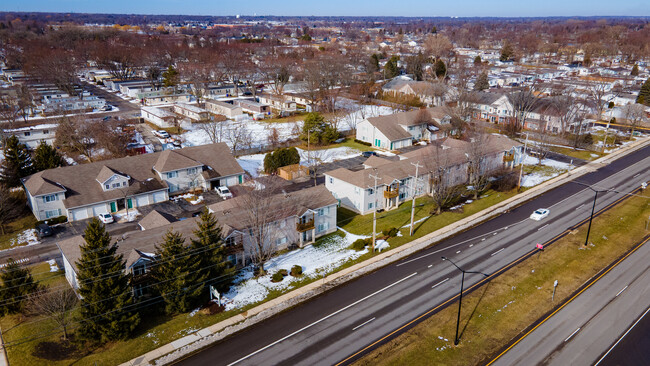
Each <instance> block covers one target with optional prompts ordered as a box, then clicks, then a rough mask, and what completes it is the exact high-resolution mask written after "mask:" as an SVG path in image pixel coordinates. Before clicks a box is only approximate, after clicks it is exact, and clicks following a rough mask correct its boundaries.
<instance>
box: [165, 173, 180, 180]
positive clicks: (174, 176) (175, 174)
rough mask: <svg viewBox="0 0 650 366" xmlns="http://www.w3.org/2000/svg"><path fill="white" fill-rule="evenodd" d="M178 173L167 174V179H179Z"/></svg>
mask: <svg viewBox="0 0 650 366" xmlns="http://www.w3.org/2000/svg"><path fill="white" fill-rule="evenodd" d="M177 177H178V172H167V179H171V178H177Z"/></svg>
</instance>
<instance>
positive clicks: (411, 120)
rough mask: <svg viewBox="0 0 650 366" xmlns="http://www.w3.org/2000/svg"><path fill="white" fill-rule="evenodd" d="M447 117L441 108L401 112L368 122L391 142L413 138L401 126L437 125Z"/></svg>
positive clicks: (370, 119) (368, 119)
mask: <svg viewBox="0 0 650 366" xmlns="http://www.w3.org/2000/svg"><path fill="white" fill-rule="evenodd" d="M444 116H445V113H444V111H443V110H442V109H441V108H439V107H438V108H426V109H418V110H415V111H408V112H399V113H394V114H389V115H385V116H379V117H368V118H367V121H368V122H370V124H371V125H373V126H375V127H376V128H377V129H378V130H379V131H381V133H382V134H384V136H386V138H388V139H389V140H391V141H398V140H405V139H410V138H413V136H412V135H411V134H410V133H409V132H408V131H407V130H405V129H404V128H403V127H401V126H416V125H421V124H436V123H437V121H436V120H440V119H442V118H443V117H444Z"/></svg>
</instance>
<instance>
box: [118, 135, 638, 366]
mask: <svg viewBox="0 0 650 366" xmlns="http://www.w3.org/2000/svg"><path fill="white" fill-rule="evenodd" d="M649 144H650V138H646V139H643V140H638V141H635V142H633V143H630V144H628V145H626V146H624V147H622V148H620V149H619V150H617V151H616V152H613V153H611V154H609V155H606V156H604V157H601V158H599V159H596V160H594V161H591V162H589V163H588V164H586V165H584V166H581V167H579V168H576V169H574V170H572V171H569V172H567V173H563V174H561V175H559V176H557V177H555V178H553V179H550V180H548V181H546V182H544V183H542V184H540V185H537V186H535V187H533V188H531V189H529V190H527V191H525V192H523V193H520V194H518V195H516V196H514V197H511V198H509V199H507V200H505V201H502V202H500V203H497V204H496V205H494V206H491V207H488V208H486V209H484V210H482V211H479V212H477V213H475V214H473V215H471V216H468V217H466V218H464V219H462V220H459V221H456V222H455V223H452V224H450V225H447V226H445V227H443V228H441V229H438V230H436V231H434V232H432V233H429V234H427V235H425V236H423V237H421V238H419V239H415V240H413V241H411V242H409V243H406V244H404V245H402V246H400V247H397V248H394V249H391V250H389V251H387V252H383V253H381V254H379V255H376V256H375V257H372V258H370V259H368V260H366V261H364V262H361V263H357V264H355V265H353V266H351V267H348V268H346V269H344V270H341V271H339V272H336V273H333V274H331V275H329V276H327V277H325V278H323V279H322V280H317V281H314V282H312V283H310V284H308V285H305V286H303V287H300V288H298V289H295V290H293V291H290V292H288V293H286V294H284V295H282V296H279V297H277V298H275V299H273V300H270V301H267V302H265V303H263V304H260V305H258V306H256V307H254V308H252V309H249V310H248V311H247V312H244V313H242V314H238V315H235V316H233V317H230V318H228V319H226V320H223V321H221V322H219V323H215V324H213V325H211V326H209V327H207V328H203V329H202V330H199V331H197V332H195V333H192V334H190V335H187V336H185V337H183V338H179V339H177V340H175V341H173V342H171V343H168V344H166V345H164V346H161V347H159V348H157V349H155V350H152V351H149V352H147V353H145V354H144V355H141V356H139V357H137V358H134V359H132V360H130V361H127V362H125V363H122V364H121V365H120V366H136V365H148V364H152V363H154V360H158V359H160V360H158V361H159V362H160V363H161V364H166V363H171V362H173V361H175V360H178V359H180V358H182V357H185V356H187V355H189V354H191V353H193V352H194V351H196V350H198V349H200V348H203V347H206V346H208V345H210V344H212V343H214V342H216V341H219V340H221V339H223V338H225V337H227V336H229V335H231V334H233V333H236V332H238V331H240V330H243V329H245V328H248V327H250V326H252V325H255V324H257V323H259V322H261V321H263V320H265V319H268V318H270V317H272V316H273V315H276V314H278V313H280V312H282V311H284V310H287V309H288V308H291V307H293V306H295V305H296V304H298V303H301V302H304V301H307V300H309V299H311V298H313V297H316V296H317V295H320V294H322V293H323V292H325V291H327V290H329V289H331V288H333V287H336V286H338V285H340V284H342V283H345V282H347V281H350V280H352V279H355V278H357V277H360V276H362V275H365V274H367V273H369V272H372V271H374V270H376V269H379V268H381V267H384V266H386V265H389V264H391V263H394V262H396V261H399V260H401V259H403V258H405V257H407V256H409V255H411V254H413V253H415V252H418V251H420V250H422V249H425V248H427V247H429V246H430V245H432V244H434V243H436V242H439V241H441V240H444V239H446V238H448V237H451V236H453V235H455V234H456V233H458V232H459V231H464V230H467V229H469V228H471V227H474V226H476V225H478V224H480V223H482V222H485V221H487V220H489V219H491V218H493V217H495V216H498V215H500V214H502V213H505V212H506V211H508V210H511V209H513V208H515V207H516V206H519V205H521V204H523V203H524V202H526V201H529V200H531V199H532V198H534V197H536V196H538V195H541V194H542V193H544V192H546V191H548V190H550V189H554V188H556V187H558V186H561V185H563V184H565V183H567V182H568V181H570V180H573V179H574V178H576V177H580V176H583V175H585V174H587V173H591V172H594V171H596V170H598V169H599V168H601V167H602V166H605V165H607V164H609V163H610V162H611V161H614V160H616V159H618V158H620V157H622V156H625V155H626V154H628V153H631V152H633V151H636V150H638V149H641V148H644V147H646V146H647V145H649ZM244 314H245V315H244ZM190 346H191V348H192V349H190ZM163 357H164V358H163ZM161 358H162V359H161Z"/></svg>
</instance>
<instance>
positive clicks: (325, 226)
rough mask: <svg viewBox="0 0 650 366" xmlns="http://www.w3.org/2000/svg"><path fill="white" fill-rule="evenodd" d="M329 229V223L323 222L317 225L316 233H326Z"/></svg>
mask: <svg viewBox="0 0 650 366" xmlns="http://www.w3.org/2000/svg"><path fill="white" fill-rule="evenodd" d="M329 228H330V223H329V222H324V223H322V224H319V225H318V232H319V233H320V232H323V231H326V230H328V229H329Z"/></svg>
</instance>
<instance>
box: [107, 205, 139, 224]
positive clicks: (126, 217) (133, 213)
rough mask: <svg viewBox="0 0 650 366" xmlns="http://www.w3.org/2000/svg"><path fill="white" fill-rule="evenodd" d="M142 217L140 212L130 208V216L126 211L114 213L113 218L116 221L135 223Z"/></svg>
mask: <svg viewBox="0 0 650 366" xmlns="http://www.w3.org/2000/svg"><path fill="white" fill-rule="evenodd" d="M139 215H140V212H139V211H138V210H137V209H135V208H130V209H129V214H128V215H127V214H126V211H124V213H114V214H113V216H114V217H115V220H116V221H126V222H133V221H135V219H136V218H137V217H138V216H139Z"/></svg>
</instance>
